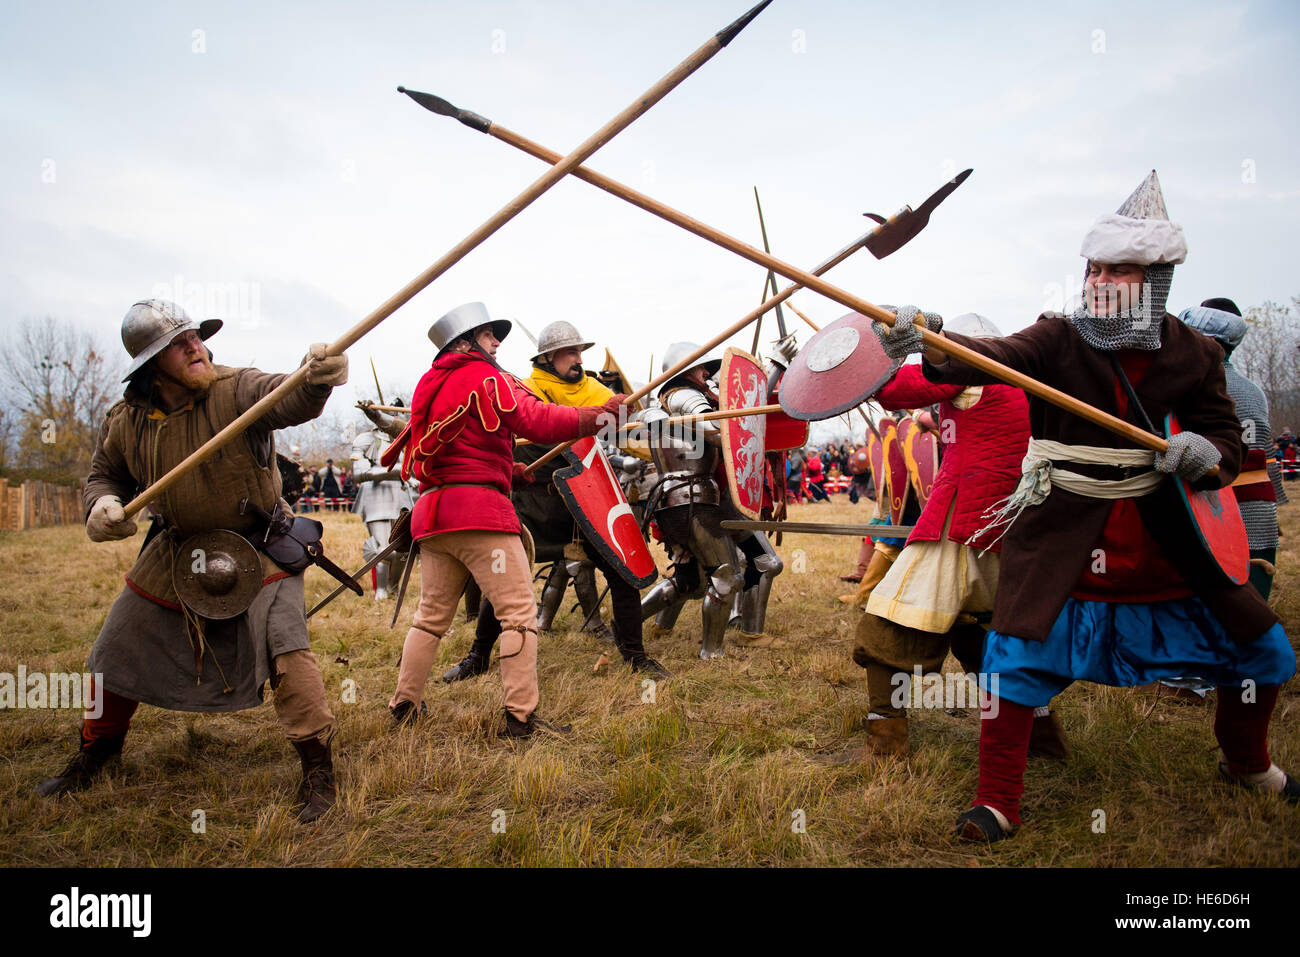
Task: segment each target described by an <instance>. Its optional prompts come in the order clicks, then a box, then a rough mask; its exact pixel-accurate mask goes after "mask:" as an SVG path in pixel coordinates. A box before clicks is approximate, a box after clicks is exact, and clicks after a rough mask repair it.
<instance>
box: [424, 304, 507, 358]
mask: <svg viewBox="0 0 1300 957" xmlns="http://www.w3.org/2000/svg"><path fill="white" fill-rule="evenodd" d="M479 326H491V327H492V332H493V333H494V334H495V335H496V337H497V339H498V341H504V340H505V337H506V336H507V335H509V334H510V320H509V319H493V318H492V317H491V316H489V315H488V311H487V306H485V305H483V303H481V302H467V303H465V304H464V305H463V306H457V307H456V308H455V309H453V310H452V311H451V312H449V313H447V314H446V315H445V316H443V317H442V318H441V319H439V320H438V321H437V322H435V323H434V324H433V325H431V326H430V327H429V341H430V342H432V343H433V344H434V345H435V346H436V347H437V349H438V355H442V354H443V353H444V352H445V351H446V350H447V347H448V346H449V345H451V344H452V343H453V342H455V341H456V340H457V339H458V338H460V337H461V336H463V335H464V334H465V333H467V332H473V331H474V330H475V329H477V328H478V327H479Z"/></svg>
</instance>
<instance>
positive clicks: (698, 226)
mask: <svg viewBox="0 0 1300 957" xmlns="http://www.w3.org/2000/svg"><path fill="white" fill-rule="evenodd" d="M398 89H399V90H400V91H401V92H402V93H405V94H406V95H407V96H409V97H410V98H411V99H412V100H414V101H415V102H416V103H419V104H420V105H421V106H423V107H424V108H425V109H426V110H429V111H430V112H431V113H437V114H439V115H440V116H450V117H452V118H453V119H456V120H459V121H460V122H462V123H464V124H465V125H466V126H468V127H470V128H471V129H475V130H478V131H480V132H483V133H489V134H491V135H492V136H495V137H497V138H498V139H502V140H504V141H505V142H507V143H509V144H511V145H512V146H515V147H517V148H518V149H521V150H523V151H524V152H525V153H528V154H530V155H532V156H536V157H539V158H540V157H544V156H558V154H556V153H552V152H551V151H550V150H548V149H546V148H545V147H543V146H539V145H538V144H536V143H534V142H532V141H531V140H527V139H524V138H523V137H522V136H520V135H519V134H518V133H514V132H512V131H511V130H508V129H506V128H505V127H502V126H499V125H497V124H496V123H493V122H492V121H491V120H488V119H486V118H484V117H482V116H479V115H478V114H477V113H472V112H470V111H469V110H462V109H460V108H459V107H456V106H453V105H452V104H451V103H449V102H447V101H446V100H444V99H443V98H442V97H440V96H434V95H433V94H432V93H421V92H419V91H417V90H407V89H402V88H401V87H399V88H398ZM969 172H970V171H969V170H966V171H965V172H963V173H961V174H959V175H958V177H957V180H964V179H965V177H966V175H967V174H968V173H969ZM572 173H573V175H574V176H577V177H578V178H579V179H584V180H586V181H587V182H589V183H591V184H592V185H593V186H599V187H600V188H601V189H603V190H605V191H606V192H608V193H612V194H614V195H615V196H617V197H619V198H620V199H623V200H626V201H627V202H629V203H631V204H632V205H633V206H636V207H638V208H640V209H644V210H645V211H646V212H648V213H653V214H654V215H656V216H658V217H659V218H661V219H663V220H666V221H667V222H670V223H673V224H674V225H677V226H682V227H683V228H685V229H687V230H689V231H690V232H693V233H695V234H696V235H697V236H701V237H703V238H705V239H708V240H711V241H714V242H716V241H717V239H716V237H718V236H724V237H725V234H723V233H720V232H718V231H717V230H715V229H713V228H712V227H709V226H706V225H704V224H703V223H701V222H699V221H698V220H695V219H692V218H691V217H690V216H687V215H686V214H685V213H680V212H678V211H677V210H675V209H673V208H672V207H670V206H665V205H664V204H663V203H660V202H659V201H658V200H654V199H651V198H650V197H649V196H646V195H645V194H644V193H639V192H637V191H636V190H634V189H632V188H631V187H629V186H624V185H623V184H621V183H618V182H616V181H614V180H612V179H609V178H608V177H606V176H602V175H601V174H600V173H593V172H592V171H591V170H588V169H586V168H585V167H578V168H577V169H575V170H573V171H572ZM910 212H911V210H910V209H903V210H900V211H899V212H898V213H895V214H894V215H893V216H891V217H889V219H887V220H886V221H885V222H883V223H881V224H880V225H878V226H876V227H875V228H873V229H871V230H870V231H869V232H866V233H863V234H862V235H861V236H859V237H858V238H857V239H855V240H853V242H851V243H849V244H848V245H847V246H845V247H844V248H843V249H841V250H840V251H839V252H837V253H835V255H833V256H831V257H830V258H829V259H827V260H825V261H824V262H822V263H821V264H820V265H818V266H816V267H815V268H814V269H813V271H812V273H811V275H813V276H820V275H822V274H823V273H825V272H828V271H830V270H831V269H834V268H835V267H836V266H838V265H839V264H840V263H842V262H844V260H846V259H848V258H849V257H850V256H852V255H853V254H854V253H856V252H857V251H858V250H859V249H868V250H872V247H873V243H875V242H879V241H882V240H885V239H887V237H890V236H891V232H890V229H891V227H893V226H895V225H896V224H898V223H899V222H906V216H907V214H908V213H910ZM913 235H915V234H913ZM725 238H726V239H728V240H729V241H730V242H733V243H737V244H738V245H741V246H745V244H744V243H741V242H740V241H739V240H732V239H730V237H725ZM908 238H910V237H908ZM906 241H907V240H906V239H904V240H903V241H902V242H898V243H896V244H895V243H894V242H892V241H889V242H887V243H885V248H887V251H879V252H878V251H875V250H873V252H872V254H873V255H875V256H876V257H877V258H883V257H884V256H887V255H889V253H890V252H893V251H894V249H897V248H898V247H899V246H901V245H903V243H905V242H906ZM720 245H723V246H724V248H730V247H728V246H726V244H725V243H720ZM745 248H746V249H752V247H749V246H745ZM754 252H755V253H758V251H757V250H754ZM742 255H743V254H742ZM758 255H760V256H762V255H763V254H762V253H758ZM783 275H784V274H783ZM801 275H808V274H807V273H801ZM802 288H804V286H803V283H801V282H795V283H794V284H793V285H791V286H787V287H786V288H785V289H783V290H782V291H781V292H779V293H778V294H777V295H775V296H773V297H772V298H771V299H769V300H767V301H766V302H764V303H762V304H760V305H759V306H758V307H757V308H756V309H754V310H753V311H752V312H750V313H748V314H747V315H746V316H745V317H744V318H742V319H739V320H737V321H736V322H735V323H734V324H732V325H731V326H729V327H728V328H727V329H726V330H724V331H723V332H721V333H720V334H718V335H717V336H715V337H714V338H712V339H710V340H709V341H708V342H706V343H705V344H704V345H702V346H700V347H699V348H698V349H696V350H695V351H694V352H692V353H691V354H690V355H688V356H686V357H685V358H683V359H682V360H681V361H680V362H678V363H677V364H676V365H675V366H673V367H672V368H670V369H667V370H665V371H664V372H663V373H662V374H661V375H659V376H655V375H654V361H653V358H652V360H651V363H650V373H651V379H650V381H649V382H647V383H646V384H645V385H644V386H642V387H641V388H640V389H638V390H637V391H636V392H634V393H632V394H631V395H630V396H628V397H627V399H626V400H625V401H624V403H623V404H624V405H627V406H631V405H635V404H636V402H637V400H639V399H641V398H643V397H644V396H646V395H648V394H649V393H650V392H651V391H653V390H654V389H655V388H656V387H657V386H660V385H662V384H663V383H665V382H667V381H668V380H669V379H671V378H672V377H673V376H675V375H677V374H678V373H680V372H681V371H682V370H683V369H685V368H686V367H687V366H689V365H690V364H691V363H693V362H695V361H696V360H697V359H699V358H700V357H701V356H702V355H704V354H705V353H707V352H708V351H709V350H710V349H713V348H715V347H717V346H719V345H721V344H722V343H723V342H725V341H726V340H728V339H730V338H731V337H732V336H734V335H735V334H736V333H738V332H740V330H742V329H744V328H745V327H746V326H748V325H749V324H750V323H751V322H753V321H754V320H755V319H757V318H758V317H759V316H761V315H763V314H764V313H766V312H767V311H768V310H770V309H774V308H776V306H777V305H778V304H779V303H782V302H785V300H786V299H788V298H789V297H790V296H792V295H794V294H795V293H796V292H798V291H799V290H800V289H802ZM832 288H833V287H832ZM571 445H573V442H564V443H561V444H560V445H557V446H556V447H555V448H553V449H552V450H551V451H550V452H547V453H546V454H545V455H543V456H542V457H541V458H539V459H538V460H537V461H535V462H533V463H532V464H531V465H530V466H528V469H527V471H528V472H529V473H530V474H531V473H532V472H535V471H536V470H537V469H538V468H540V467H541V466H543V465H545V464H546V463H547V462H549V461H551V460H552V459H553V458H555V457H556V456H557V455H560V454H561V453H562V452H563V451H564V450H565V449H567V448H569V447H570V446H571Z"/></svg>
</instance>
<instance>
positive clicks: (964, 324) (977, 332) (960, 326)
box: [943, 312, 1002, 339]
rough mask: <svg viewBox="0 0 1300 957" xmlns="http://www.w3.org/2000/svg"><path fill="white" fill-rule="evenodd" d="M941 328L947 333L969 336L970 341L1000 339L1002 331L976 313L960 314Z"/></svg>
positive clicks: (990, 320)
mask: <svg viewBox="0 0 1300 957" xmlns="http://www.w3.org/2000/svg"><path fill="white" fill-rule="evenodd" d="M943 328H944V329H945V330H946V331H947V332H955V333H957V335H959V336H970V337H971V338H972V339H1001V338H1002V330H1001V329H999V328H998V327H997V326H995V325H994V324H993V320H992V319H986V318H984V317H983V316H981V315H980V314H979V313H978V312H965V313H962V314H961V315H960V316H958V317H957V318H956V319H954V320H952V321H951V322H947V323H944V327H943Z"/></svg>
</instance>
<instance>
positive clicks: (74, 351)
mask: <svg viewBox="0 0 1300 957" xmlns="http://www.w3.org/2000/svg"><path fill="white" fill-rule="evenodd" d="M124 358H125V357H121V356H120V353H119V352H118V350H117V349H115V348H111V347H110V348H107V349H106V348H104V347H103V346H102V345H101V344H100V342H99V341H98V340H97V338H96V337H95V336H94V335H92V334H90V333H88V332H86V331H85V330H83V329H80V328H78V327H77V326H75V325H73V324H72V323H68V322H63V321H61V320H58V319H55V318H54V317H52V316H46V317H45V318H44V319H43V320H39V321H33V320H28V321H25V322H23V323H22V324H21V325H20V326H19V327H18V329H17V330H16V331H15V332H14V333H13V334H12V335H10V336H9V337H8V342H7V343H6V344H5V346H4V348H3V350H2V351H0V377H2V378H3V384H2V385H3V389H4V390H5V392H6V396H5V398H6V400H7V401H6V403H5V404H6V406H7V407H8V409H9V411H10V414H13V415H15V416H16V421H15V423H14V430H15V432H16V434H17V439H16V443H15V444H16V449H15V461H14V462H13V466H12V467H16V468H21V469H23V470H24V471H27V472H29V473H31V474H34V475H37V476H39V477H41V478H45V479H49V480H50V481H56V482H66V483H69V484H72V483H75V482H79V481H81V480H83V479H84V478H85V477H86V474H87V473H88V472H89V471H90V457H91V454H92V452H93V451H94V446H95V436H96V434H97V433H98V431H99V426H100V424H101V422H102V421H103V418H104V413H105V412H107V411H108V408H109V406H111V405H112V404H113V403H114V402H115V401H116V400H117V399H118V398H119V397H120V396H121V394H122V385H121V378H122V373H123V371H124V370H125V362H124Z"/></svg>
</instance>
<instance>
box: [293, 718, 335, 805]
mask: <svg viewBox="0 0 1300 957" xmlns="http://www.w3.org/2000/svg"><path fill="white" fill-rule="evenodd" d="M293 747H294V750H295V751H297V752H298V757H300V758H302V784H300V785H299V786H298V803H299V804H301V805H302V806H303V808H302V810H301V811H299V812H298V823H299V824H310V823H312V822H313V821H316V820H319V819H320V818H321V817H323V816H324V814H325V812H326V811H328V810H329V809H330V808H332V807H333V806H334V800H335V796H336V795H335V793H334V762H333V760H331V758H330V746H329V745H328V744H321V743H320V741H319V740H318V739H316V738H311V739H310V740H308V741H294V742H293Z"/></svg>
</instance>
